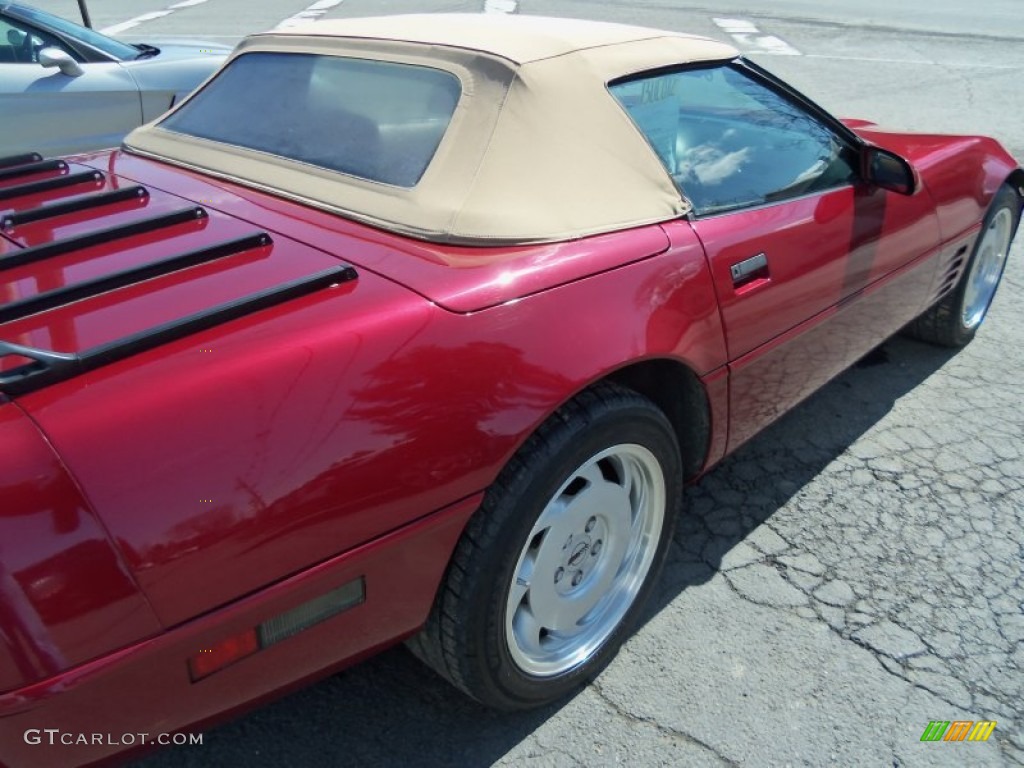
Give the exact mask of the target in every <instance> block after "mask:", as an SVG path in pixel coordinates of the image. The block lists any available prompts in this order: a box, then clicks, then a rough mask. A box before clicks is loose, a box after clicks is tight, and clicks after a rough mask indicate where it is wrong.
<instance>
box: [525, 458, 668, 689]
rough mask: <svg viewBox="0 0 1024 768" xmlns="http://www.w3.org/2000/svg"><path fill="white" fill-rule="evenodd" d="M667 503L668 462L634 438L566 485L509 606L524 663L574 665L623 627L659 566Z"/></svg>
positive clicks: (554, 670) (544, 673) (558, 668)
mask: <svg viewBox="0 0 1024 768" xmlns="http://www.w3.org/2000/svg"><path fill="white" fill-rule="evenodd" d="M665 503H666V491H665V477H664V474H663V473H662V469H661V465H660V464H659V462H658V460H657V459H656V458H655V456H654V454H653V453H651V452H650V451H649V450H647V449H646V448H644V447H643V446H641V445H635V444H632V443H630V444H622V445H616V446H613V447H611V448H608V449H606V450H603V451H601V452H600V453H598V454H596V455H595V456H593V457H591V458H590V459H588V460H587V461H586V462H584V463H583V464H582V465H581V466H580V467H579V468H578V469H577V470H576V471H575V472H573V473H572V474H571V475H570V476H569V478H568V479H567V480H566V481H565V482H564V483H563V484H562V487H561V488H559V489H558V492H557V493H555V495H554V496H553V497H552V498H551V500H550V501H548V503H547V505H546V506H545V507H544V510H543V511H542V512H541V514H540V516H539V517H538V519H537V521H536V523H534V526H533V528H532V530H531V531H530V534H529V536H528V537H527V541H526V545H525V546H524V547H523V550H522V552H521V553H520V555H519V560H518V562H517V563H516V567H515V570H514V572H513V573H514V578H515V582H514V583H513V584H512V585H511V588H510V590H509V593H508V599H507V603H506V607H505V636H506V638H507V641H508V650H509V653H510V654H511V656H512V659H513V660H514V662H515V663H516V665H517V666H518V667H519V668H520V669H521V670H522V671H523V672H525V673H527V674H530V675H534V676H537V677H550V676H553V675H558V674H560V673H562V672H565V671H566V670H569V669H572V668H573V667H576V666H578V665H579V664H582V663H583V662H585V661H587V660H588V659H589V658H590V657H591V656H592V655H593V654H594V653H595V652H596V651H597V650H598V648H600V647H601V644H602V643H604V641H605V640H607V639H608V637H609V636H610V635H611V634H612V632H614V631H615V628H616V627H617V626H618V625H619V623H620V622H621V621H622V619H623V617H624V616H625V615H626V612H627V611H628V610H629V608H630V606H631V605H632V604H633V601H634V600H635V598H636V595H637V593H638V592H639V591H640V588H641V586H642V585H643V583H644V580H645V578H646V577H647V574H648V572H649V571H650V568H651V563H652V562H653V560H654V555H655V552H656V550H657V549H658V541H659V538H660V536H661V530H662V527H663V525H664V523H665Z"/></svg>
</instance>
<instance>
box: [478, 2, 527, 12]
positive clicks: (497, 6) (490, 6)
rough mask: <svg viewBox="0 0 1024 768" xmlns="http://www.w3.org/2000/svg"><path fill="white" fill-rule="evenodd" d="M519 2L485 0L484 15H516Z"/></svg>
mask: <svg viewBox="0 0 1024 768" xmlns="http://www.w3.org/2000/svg"><path fill="white" fill-rule="evenodd" d="M518 7H519V3H518V2H517V0H484V13H515V12H516V9H517V8H518Z"/></svg>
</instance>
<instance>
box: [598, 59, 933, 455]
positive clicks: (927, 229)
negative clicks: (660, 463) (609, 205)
mask: <svg viewBox="0 0 1024 768" xmlns="http://www.w3.org/2000/svg"><path fill="white" fill-rule="evenodd" d="M612 92H613V94H614V95H616V97H617V98H618V99H619V101H620V102H621V103H623V105H624V106H625V107H626V108H627V110H628V111H629V112H630V114H631V116H632V117H633V118H634V121H635V122H636V123H637V125H638V127H640V128H641V130H643V132H644V133H645V135H646V136H647V138H648V140H649V141H650V143H651V145H652V147H653V148H654V150H655V151H656V152H657V153H658V155H659V157H661V159H662V161H663V162H664V163H665V165H666V167H667V168H668V170H669V171H670V172H671V174H672V176H673V179H674V180H675V181H676V183H677V185H678V186H679V188H680V189H681V191H682V192H683V194H684V195H685V196H686V197H687V198H688V199H689V200H690V202H691V203H692V204H693V214H692V217H691V221H690V222H676V223H675V224H673V225H670V226H668V227H667V230H668V231H669V233H670V236H671V235H672V233H673V232H676V233H677V235H678V236H680V237H681V236H682V233H681V232H680V231H679V228H685V227H692V229H693V231H694V232H696V234H697V236H698V237H699V238H700V240H701V242H702V243H703V245H704V249H705V253H706V255H707V258H708V260H709V263H710V266H711V271H712V275H713V278H714V283H715V291H716V294H717V297H718V302H719V307H720V311H721V314H722V320H723V326H724V329H725V334H726V343H727V349H728V359H729V366H730V427H729V448H730V449H733V448H735V447H736V446H737V445H739V444H740V443H742V442H744V441H745V440H747V439H748V438H749V437H751V436H752V435H753V434H754V433H756V432H757V431H758V430H760V429H761V428H763V427H764V426H765V425H767V424H768V423H770V422H771V421H772V420H774V419H775V418H776V417H778V416H779V415H780V414H782V413H784V412H785V411H786V410H788V409H789V408H791V407H792V406H793V405H795V404H796V403H797V402H799V401H800V400H802V399H803V398H805V397H806V396H807V395H809V394H810V393H811V392H813V391H814V390H816V389H817V388H819V387H820V386H822V385H823V384H824V383H825V382H827V381H828V380H829V379H831V378H832V377H833V376H835V375H836V374H838V373H839V372H841V371H842V370H844V369H845V368H846V367H847V366H849V365H850V364H851V363H853V362H855V361H856V360H857V359H858V358H859V357H861V356H862V355H864V354H865V353H867V352H868V351H870V350H871V349H872V348H873V347H874V346H875V345H877V344H879V343H880V342H881V341H883V340H884V339H885V338H887V337H888V336H889V335H891V334H893V333H895V332H896V331H897V330H899V328H901V327H902V326H903V325H904V324H905V323H906V322H908V321H909V320H911V319H912V318H913V317H915V316H916V315H917V314H918V313H919V312H920V311H921V310H922V309H923V308H924V304H925V302H926V301H927V297H928V296H929V291H930V288H931V285H932V280H933V277H934V273H935V261H934V260H933V259H928V258H926V256H927V255H930V254H932V253H934V252H935V249H936V248H937V246H938V244H939V240H940V236H939V230H938V224H937V221H936V219H935V215H934V212H933V210H932V205H931V202H930V199H929V198H928V197H927V195H926V193H924V192H923V191H918V193H917V194H913V195H902V194H897V193H894V192H889V191H886V190H884V189H880V188H878V187H877V186H874V185H871V184H868V183H867V182H865V181H864V180H863V179H862V178H861V175H860V173H859V165H860V162H859V160H860V148H859V146H858V144H857V142H856V140H854V139H853V137H852V136H850V135H849V133H848V132H846V131H845V130H844V129H843V128H842V127H841V126H839V125H838V124H835V123H834V122H833V121H831V120H829V119H828V118H827V117H826V116H825V115H823V114H819V113H818V111H817V110H816V109H814V108H813V107H812V106H811V105H809V104H805V103H803V102H802V100H800V99H798V98H797V97H795V95H794V94H792V93H791V92H789V91H788V90H786V89H785V88H784V87H783V86H781V84H778V83H776V82H774V81H773V80H771V79H768V78H767V77H766V76H765V75H763V74H762V73H761V72H759V71H757V70H754V69H752V68H750V67H747V66H745V65H744V64H742V63H740V62H732V63H729V64H718V65H715V66H702V67H691V68H682V69H679V70H675V71H670V72H662V73H657V74H654V75H651V76H647V77H643V76H642V77H639V78H631V79H630V80H628V81H625V82H622V83H618V84H613V86H612Z"/></svg>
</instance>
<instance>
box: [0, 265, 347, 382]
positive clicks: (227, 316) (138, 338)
mask: <svg viewBox="0 0 1024 768" xmlns="http://www.w3.org/2000/svg"><path fill="white" fill-rule="evenodd" d="M355 279H356V271H355V269H354V268H352V267H351V266H349V265H345V264H342V265H339V266H336V267H331V268H330V269H325V270H323V271H321V272H317V273H315V274H312V275H307V276H305V277H300V278H298V279H297V280H291V281H289V282H287V283H283V284H281V285H276V286H273V287H272V288H267V289H265V290H262V291H257V292H256V293H250V294H249V295H247V296H243V297H241V298H239V299H235V300H234V301H229V302H225V303H223V304H218V305H217V306H214V307H211V308H210V309H206V310H203V311H202V312H196V313H195V314H193V315H187V316H186V317H182V318H180V319H178V320H171V321H170V322H167V323H163V324H161V325H157V326H154V327H152V328H147V329H146V330H144V331H139V332H138V333H133V334H130V335H128V336H124V337H122V338H120V339H115V340H114V341H111V342H108V343H106V344H101V345H99V346H97V347H92V348H90V349H87V350H84V351H83V352H79V353H77V354H67V353H62V352H51V351H49V350H43V349H35V348H33V347H24V346H21V345H19V344H12V343H11V342H7V341H0V358H2V357H8V356H17V357H24V358H27V359H29V360H31V361H32V362H30V363H27V364H25V365H21V366H18V367H17V368H13V369H11V370H8V371H4V372H2V373H0V392H2V393H4V394H6V395H11V396H16V395H23V394H25V393H27V392H31V391H33V390H36V389H39V388H41V387H45V386H47V385H50V384H55V383H57V382H58V381H64V380H65V379H70V378H72V377H74V376H78V375H80V374H82V373H85V372H86V371H91V370H93V369H95V368H99V367H101V366H104V365H108V364H110V363H113V362H116V361H118V360H123V359H124V358H126V357H130V356H132V355H136V354H138V353H140V352H144V351H146V350H148V349H153V348H154V347H158V346H160V345H162V344H167V343H169V342H172V341H176V340H177V339H180V338H183V337H185V336H189V335H191V334H194V333H199V332H200V331H205V330H206V329H208V328H213V327H214V326H217V325H221V324H223V323H227V322H229V321H231V320H236V319H238V318H240V317H244V316H245V315H250V314H253V313H254V312H258V311H260V310H262V309H268V308H270V307H274V306H276V305H278V304H282V303H284V302H286V301H290V300H291V299H297V298H299V297H301V296H306V295H308V294H311V293H314V292H316V291H318V290H321V289H323V288H327V287H328V286H331V285H337V284H339V283H345V282H349V281H351V280H355Z"/></svg>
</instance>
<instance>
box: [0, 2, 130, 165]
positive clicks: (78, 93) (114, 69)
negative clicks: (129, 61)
mask: <svg viewBox="0 0 1024 768" xmlns="http://www.w3.org/2000/svg"><path fill="white" fill-rule="evenodd" d="M44 48H58V49H60V50H63V51H64V52H65V53H67V54H68V55H70V56H72V58H75V59H78V58H79V57H78V56H77V54H75V53H74V52H73V51H70V50H68V48H67V47H66V46H64V45H62V44H61V43H60V41H59V40H57V39H56V38H55V37H53V36H51V35H48V34H46V33H45V32H44V31H42V30H39V29H36V28H34V27H31V26H28V25H26V24H25V23H24V22H22V21H20V20H17V19H12V18H10V17H7V16H2V15H0V155H12V154H18V153H22V152H39V153H40V154H43V155H61V154H68V153H71V152H79V151H85V150H92V149H102V148H104V147H112V146H116V145H117V144H118V143H120V141H121V138H122V137H123V136H124V135H125V134H126V133H127V132H128V131H130V130H131V129H132V128H135V127H136V126H138V125H140V124H141V122H142V105H141V99H140V97H139V90H138V86H137V85H136V84H135V80H134V79H133V78H132V76H131V75H130V74H128V72H127V71H125V69H124V68H123V67H122V66H121V65H120V64H119V63H117V62H114V61H111V62H97V63H81V62H80V63H79V68H80V69H81V72H82V73H81V74H79V75H76V76H73V75H69V74H64V73H63V72H61V71H60V70H59V69H57V68H44V67H43V66H42V65H41V64H39V62H38V57H39V51H40V50H42V49H44Z"/></svg>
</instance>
